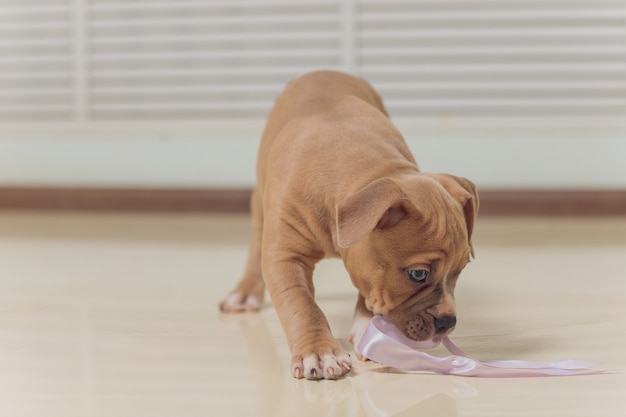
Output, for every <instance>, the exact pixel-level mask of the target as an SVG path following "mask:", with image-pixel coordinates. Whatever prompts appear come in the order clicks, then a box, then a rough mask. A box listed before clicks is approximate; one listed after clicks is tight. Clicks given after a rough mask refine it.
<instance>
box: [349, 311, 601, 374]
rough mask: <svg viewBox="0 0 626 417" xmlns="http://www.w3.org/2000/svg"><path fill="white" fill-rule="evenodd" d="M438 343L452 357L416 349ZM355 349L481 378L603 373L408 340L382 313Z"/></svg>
mask: <svg viewBox="0 0 626 417" xmlns="http://www.w3.org/2000/svg"><path fill="white" fill-rule="evenodd" d="M439 344H443V345H444V346H445V348H446V349H448V351H449V352H450V353H452V356H446V357H435V356H432V355H429V354H427V353H424V352H420V351H418V350H417V349H420V350H423V349H432V348H435V347H437V346H439ZM358 349H359V352H361V354H362V355H363V356H365V357H366V358H368V359H371V360H373V361H376V362H379V363H381V364H383V365H387V366H391V367H393V368H397V369H401V370H404V371H409V372H436V373H440V374H446V375H460V376H474V377H484V378H512V377H532V376H566V375H591V374H600V373H603V372H605V371H603V370H595V369H590V368H591V367H592V366H594V365H595V364H593V363H589V362H581V361H574V360H561V361H556V362H527V361H517V360H511V361H491V362H481V361H479V360H476V359H473V358H471V357H469V356H468V355H467V354H465V352H463V351H462V350H461V349H459V348H458V347H457V346H456V345H455V344H454V343H452V341H451V340H450V339H448V338H447V337H444V338H441V339H439V338H436V339H433V340H428V341H424V342H417V341H415V340H411V339H409V338H407V337H406V336H404V334H402V333H401V332H400V331H399V330H398V329H397V328H396V327H395V326H394V325H393V324H391V323H389V322H388V321H386V320H385V319H384V318H383V317H382V316H374V317H373V318H372V319H371V321H370V323H369V325H368V327H367V330H366V331H365V334H364V335H363V338H362V339H361V341H360V343H359V346H358Z"/></svg>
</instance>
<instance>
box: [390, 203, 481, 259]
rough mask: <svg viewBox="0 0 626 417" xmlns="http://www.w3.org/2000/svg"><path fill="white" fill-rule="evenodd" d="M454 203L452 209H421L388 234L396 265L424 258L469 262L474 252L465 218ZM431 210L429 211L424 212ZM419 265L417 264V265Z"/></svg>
mask: <svg viewBox="0 0 626 417" xmlns="http://www.w3.org/2000/svg"><path fill="white" fill-rule="evenodd" d="M454 203H455V202H454V201H452V202H451V204H450V205H444V206H429V205H420V206H421V207H416V210H415V211H414V212H412V213H409V215H408V216H407V218H406V219H404V221H402V222H401V223H400V224H398V225H397V226H396V227H395V228H394V229H392V230H389V231H386V232H384V237H383V239H382V242H381V244H383V245H385V246H386V248H387V250H386V251H385V252H386V253H388V254H389V256H390V257H392V258H393V259H390V261H391V262H393V263H406V262H407V261H406V260H410V259H414V260H416V259H420V257H421V258H423V259H424V262H426V261H427V260H428V259H431V258H435V259H437V260H445V261H449V262H453V263H456V262H467V260H468V259H469V256H470V253H471V248H470V245H469V238H468V235H467V226H466V224H465V218H464V216H463V214H462V211H461V209H460V205H459V207H458V208H457V207H455V205H454ZM424 206H427V207H428V209H427V210H426V209H424ZM415 262H417V261H415Z"/></svg>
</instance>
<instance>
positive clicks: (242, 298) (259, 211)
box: [220, 190, 265, 313]
mask: <svg viewBox="0 0 626 417" xmlns="http://www.w3.org/2000/svg"><path fill="white" fill-rule="evenodd" d="M250 208H251V212H252V226H253V231H252V240H251V241H250V249H249V253H248V264H247V266H246V269H245V272H244V274H243V277H242V278H241V280H240V281H239V283H238V284H237V286H236V287H235V289H234V290H232V291H231V292H230V293H229V294H228V295H227V296H226V298H224V299H223V300H222V301H221V302H220V310H222V311H223V312H226V313H237V312H242V311H257V310H259V309H260V308H261V304H262V303H263V296H264V295H265V283H264V282H263V276H262V274H261V236H262V235H263V208H262V205H261V199H260V197H259V193H258V191H257V190H254V191H253V193H252V197H251V200H250Z"/></svg>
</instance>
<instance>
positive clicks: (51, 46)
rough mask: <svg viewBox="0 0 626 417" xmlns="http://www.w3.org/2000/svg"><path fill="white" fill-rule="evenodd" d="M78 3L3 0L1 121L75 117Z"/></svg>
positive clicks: (0, 17)
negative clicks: (74, 7) (74, 5)
mask: <svg viewBox="0 0 626 417" xmlns="http://www.w3.org/2000/svg"><path fill="white" fill-rule="evenodd" d="M72 17H73V15H72V2H71V1H70V0H48V1H33V0H0V121H23V122H28V123H31V122H36V121H48V120H69V119H71V117H72V113H73V104H74V102H73V96H74V94H75V91H74V79H75V78H76V77H77V76H81V77H82V76H83V74H76V73H74V71H73V69H74V66H73V59H74V58H73V53H74V51H73V30H74V21H73V19H72Z"/></svg>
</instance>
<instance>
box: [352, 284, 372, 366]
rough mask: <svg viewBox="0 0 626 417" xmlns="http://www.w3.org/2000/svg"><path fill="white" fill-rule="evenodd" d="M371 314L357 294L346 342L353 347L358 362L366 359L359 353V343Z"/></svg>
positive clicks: (361, 297)
mask: <svg viewBox="0 0 626 417" xmlns="http://www.w3.org/2000/svg"><path fill="white" fill-rule="evenodd" d="M372 316H373V315H372V312H371V311H369V310H368V309H367V307H365V299H363V296H362V295H361V294H359V296H358V298H357V300H356V307H355V308H354V321H353V323H352V329H351V330H350V334H348V341H349V342H350V343H352V344H353V345H354V351H355V352H356V356H357V358H358V359H359V360H361V361H364V360H367V358H366V357H365V356H363V355H361V352H359V349H358V348H359V343H360V342H361V339H362V338H363V335H364V334H365V330H366V329H367V326H368V324H369V322H370V320H371V318H372Z"/></svg>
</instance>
